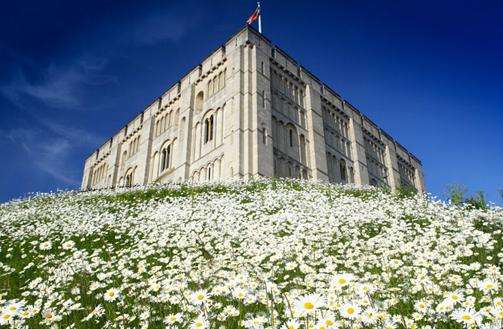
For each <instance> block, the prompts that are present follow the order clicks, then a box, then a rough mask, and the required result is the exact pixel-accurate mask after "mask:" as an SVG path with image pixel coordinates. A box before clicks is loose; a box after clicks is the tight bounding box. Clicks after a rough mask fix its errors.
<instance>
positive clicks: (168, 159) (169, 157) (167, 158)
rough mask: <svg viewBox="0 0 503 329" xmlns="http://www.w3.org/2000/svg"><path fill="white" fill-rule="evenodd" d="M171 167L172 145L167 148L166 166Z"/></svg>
mask: <svg viewBox="0 0 503 329" xmlns="http://www.w3.org/2000/svg"><path fill="white" fill-rule="evenodd" d="M169 167H171V145H168V147H167V148H166V168H169Z"/></svg>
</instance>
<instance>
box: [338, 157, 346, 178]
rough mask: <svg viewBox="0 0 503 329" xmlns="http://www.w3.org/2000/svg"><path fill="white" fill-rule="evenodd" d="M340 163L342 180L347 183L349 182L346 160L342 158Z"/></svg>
mask: <svg viewBox="0 0 503 329" xmlns="http://www.w3.org/2000/svg"><path fill="white" fill-rule="evenodd" d="M339 165H340V169H341V181H342V182H343V183H346V182H347V173H346V162H345V161H344V160H343V159H341V161H340V164H339Z"/></svg>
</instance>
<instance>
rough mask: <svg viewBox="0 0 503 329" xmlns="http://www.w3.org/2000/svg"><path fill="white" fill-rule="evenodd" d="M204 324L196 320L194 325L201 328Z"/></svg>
mask: <svg viewBox="0 0 503 329" xmlns="http://www.w3.org/2000/svg"><path fill="white" fill-rule="evenodd" d="M203 326H204V324H203V323H202V322H200V321H199V322H196V327H198V328H202V327H203Z"/></svg>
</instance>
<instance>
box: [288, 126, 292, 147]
mask: <svg viewBox="0 0 503 329" xmlns="http://www.w3.org/2000/svg"><path fill="white" fill-rule="evenodd" d="M288 133H289V137H290V147H293V130H292V129H289V130H288Z"/></svg>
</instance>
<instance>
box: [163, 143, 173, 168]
mask: <svg viewBox="0 0 503 329" xmlns="http://www.w3.org/2000/svg"><path fill="white" fill-rule="evenodd" d="M170 159H171V144H170V145H168V146H166V147H164V148H163V149H162V151H161V172H163V171H164V170H166V169H168V168H169V167H170Z"/></svg>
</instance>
